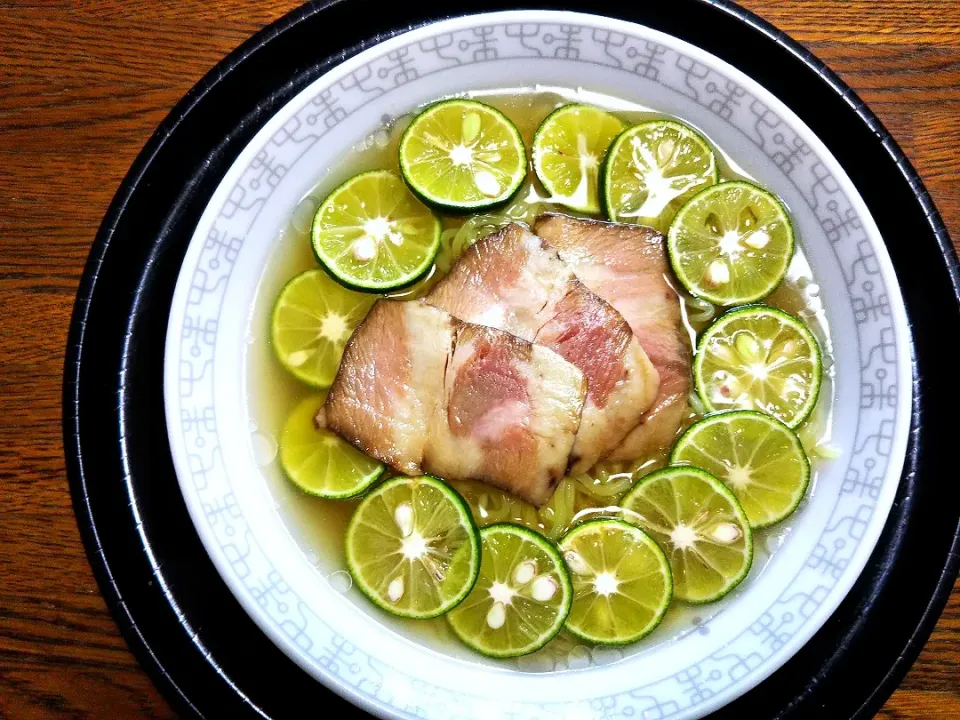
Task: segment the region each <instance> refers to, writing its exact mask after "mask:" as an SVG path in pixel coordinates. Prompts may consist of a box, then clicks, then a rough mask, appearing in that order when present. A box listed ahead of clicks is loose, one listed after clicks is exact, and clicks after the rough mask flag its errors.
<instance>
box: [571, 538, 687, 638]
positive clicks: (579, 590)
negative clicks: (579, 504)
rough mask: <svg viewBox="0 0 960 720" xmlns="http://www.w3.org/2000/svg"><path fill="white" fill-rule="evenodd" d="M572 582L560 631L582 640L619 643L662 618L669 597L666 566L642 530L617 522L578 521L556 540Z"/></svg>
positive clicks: (670, 588)
mask: <svg viewBox="0 0 960 720" xmlns="http://www.w3.org/2000/svg"><path fill="white" fill-rule="evenodd" d="M560 551H561V552H562V553H563V559H564V560H565V561H566V563H567V567H568V568H569V570H570V579H571V581H572V582H573V607H572V609H571V610H570V615H569V616H568V617H567V623H566V628H567V630H569V631H570V632H571V633H572V634H574V635H576V636H577V637H579V638H581V639H583V640H586V641H587V642H592V643H598V644H603V645H625V644H626V643H631V642H635V641H636V640H639V639H640V638H642V637H645V636H646V635H648V634H649V633H650V632H652V631H653V629H654V628H656V627H657V625H659V624H660V621H661V620H662V619H663V615H664V613H666V612H667V608H668V607H669V606H670V600H671V598H672V597H673V576H672V574H671V572H670V563H669V562H668V561H667V557H666V555H664V554H663V550H661V549H660V548H659V547H658V546H657V544H656V543H655V542H654V541H653V540H652V539H651V538H650V536H649V535H647V534H646V533H645V532H643V530H641V529H640V528H638V527H635V526H633V525H630V524H628V523H625V522H623V521H622V520H614V519H599V520H591V521H589V522H585V523H581V524H580V525H577V526H576V527H574V528H573V529H572V530H570V532H568V533H567V534H566V535H565V536H564V537H563V539H562V540H561V541H560Z"/></svg>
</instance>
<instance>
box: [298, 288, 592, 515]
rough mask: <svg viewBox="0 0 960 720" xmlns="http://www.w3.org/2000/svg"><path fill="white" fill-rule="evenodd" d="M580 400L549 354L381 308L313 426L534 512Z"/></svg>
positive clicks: (398, 464)
mask: <svg viewBox="0 0 960 720" xmlns="http://www.w3.org/2000/svg"><path fill="white" fill-rule="evenodd" d="M585 398H586V380H585V379H584V377H583V374H582V373H581V372H580V371H579V370H577V368H576V367H575V366H573V365H571V364H570V363H568V362H567V361H565V360H564V359H563V358H561V357H560V356H559V355H557V354H556V353H554V352H553V351H551V350H549V349H547V348H543V347H540V346H537V345H533V344H531V343H529V342H527V341H525V340H522V339H521V338H518V337H515V336H513V335H511V334H509V333H507V332H503V331H501V330H496V329H494V328H489V327H483V326H478V325H473V324H470V323H465V322H462V321H460V320H458V319H457V318H454V317H453V316H451V315H450V314H449V313H447V312H444V311H443V310H441V309H439V308H435V307H432V306H430V305H428V304H426V303H423V302H418V301H411V302H401V301H394V300H380V301H378V302H377V303H376V304H375V305H374V306H373V308H372V309H371V311H370V313H369V314H368V315H367V318H366V319H365V320H364V322H363V323H362V324H361V325H360V326H359V327H358V328H357V329H356V330H355V331H354V333H353V336H352V337H351V338H350V341H349V342H348V343H347V347H346V349H345V350H344V354H343V359H342V361H341V363H340V370H339V372H338V373H337V377H336V379H335V380H334V382H333V385H332V387H331V388H330V393H329V395H328V396H327V401H326V403H325V404H324V406H323V408H322V409H321V410H320V413H319V414H318V415H317V424H318V425H319V426H322V427H327V428H329V429H331V430H333V431H334V432H336V433H337V434H338V435H340V436H341V437H343V438H344V439H345V440H347V441H348V442H350V443H351V444H353V445H354V446H356V447H357V448H359V449H360V450H363V451H364V452H365V453H367V454H368V455H371V456H373V457H375V458H377V459H379V460H381V461H383V462H384V463H386V464H388V465H390V466H391V467H393V468H394V469H395V470H398V471H400V472H403V473H406V474H408V475H417V474H420V473H424V472H428V473H433V474H436V475H439V476H441V477H444V478H448V479H451V480H453V479H470V480H480V481H483V482H487V483H490V484H492V485H495V486H497V487H499V488H501V489H503V490H506V491H507V492H511V493H514V494H515V495H517V496H519V497H521V498H523V499H524V500H528V501H529V502H531V503H533V504H534V505H538V506H539V505H542V504H543V503H545V502H546V501H547V500H548V499H549V498H550V496H551V495H552V494H553V491H554V489H555V488H556V486H557V483H558V482H559V481H560V478H562V477H563V475H564V472H565V471H566V468H567V463H568V459H569V456H570V452H571V450H572V449H573V443H574V438H575V436H576V432H577V428H578V427H579V425H580V416H581V413H582V411H583V405H584V400H585Z"/></svg>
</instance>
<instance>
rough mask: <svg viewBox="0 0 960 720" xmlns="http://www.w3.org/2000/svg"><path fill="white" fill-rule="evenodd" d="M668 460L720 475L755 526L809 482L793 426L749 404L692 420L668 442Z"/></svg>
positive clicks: (792, 505) (776, 518)
mask: <svg viewBox="0 0 960 720" xmlns="http://www.w3.org/2000/svg"><path fill="white" fill-rule="evenodd" d="M670 462H671V464H673V465H692V466H694V467H698V468H701V469H703V470H706V471H707V472H709V473H710V474H711V475H714V476H715V477H717V478H719V479H720V480H721V481H723V483H724V484H725V485H726V486H727V487H728V488H730V489H731V490H732V491H733V494H734V495H736V496H737V500H739V501H740V505H741V506H742V507H743V511H744V512H745V513H746V514H747V519H748V520H749V521H750V526H751V527H752V528H754V529H756V528H761V527H767V526H768V525H773V524H774V523H777V522H780V521H781V520H783V519H784V518H786V517H787V516H788V515H790V514H791V513H792V512H793V511H794V510H796V509H797V505H799V504H800V501H801V500H802V499H803V495H804V493H805V492H806V491H807V484H808V483H809V482H810V462H809V461H808V460H807V455H806V453H805V452H804V451H803V445H801V444H800V439H799V438H798V437H797V436H796V434H795V433H794V432H793V430H791V429H790V428H788V427H787V426H786V425H784V424H783V423H782V422H780V421H779V420H777V419H776V418H773V417H771V416H770V415H766V414H764V413H758V412H753V411H751V410H733V411H731V412H723V413H717V414H716V415H708V416H707V417H705V418H703V419H702V420H700V421H699V422H697V423H695V424H693V425H692V426H690V428H689V429H688V430H687V431H686V432H685V433H684V434H683V435H682V436H681V437H680V439H679V440H677V444H676V445H674V446H673V452H672V453H671V454H670Z"/></svg>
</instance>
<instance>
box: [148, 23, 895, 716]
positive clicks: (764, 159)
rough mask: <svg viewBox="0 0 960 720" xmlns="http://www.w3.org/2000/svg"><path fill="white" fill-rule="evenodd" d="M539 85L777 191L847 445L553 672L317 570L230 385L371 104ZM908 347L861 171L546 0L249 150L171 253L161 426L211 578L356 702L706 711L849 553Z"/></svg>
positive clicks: (719, 89) (633, 36) (759, 109)
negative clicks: (725, 565) (698, 584)
mask: <svg viewBox="0 0 960 720" xmlns="http://www.w3.org/2000/svg"><path fill="white" fill-rule="evenodd" d="M536 84H543V85H555V86H564V87H578V86H579V87H583V88H586V89H589V90H593V91H598V92H604V93H609V94H610V95H614V96H618V97H622V98H626V99H629V100H633V101H637V102H640V103H642V104H644V105H646V106H649V107H652V108H655V109H657V110H660V111H663V112H666V113H669V114H671V115H676V116H679V117H681V118H684V119H686V120H688V121H690V122H692V123H694V124H696V125H698V126H699V127H700V128H702V129H703V130H704V131H705V132H706V133H707V134H708V135H709V136H710V137H712V138H714V139H715V140H716V141H717V142H718V144H719V145H720V146H721V147H723V148H724V149H726V150H727V151H728V152H729V153H730V154H731V155H732V156H733V157H734V158H736V159H737V161H738V162H739V163H740V164H741V165H742V166H743V167H744V169H745V170H746V171H747V172H748V173H749V174H751V175H753V176H754V177H756V178H757V179H758V180H759V181H760V182H762V183H763V184H765V185H767V186H769V187H772V188H774V189H775V190H776V192H777V193H779V194H780V195H781V196H782V197H783V198H784V199H785V201H786V202H787V204H788V205H789V207H790V208H791V210H792V213H793V217H794V220H795V222H796V224H797V227H798V229H799V235H800V237H801V238H802V244H803V248H804V250H805V252H806V254H807V256H808V257H809V258H810V261H811V264H812V266H813V268H814V272H815V275H816V278H817V281H818V283H819V285H820V288H821V292H820V296H821V299H822V301H823V304H824V307H825V309H826V313H827V316H828V318H829V323H830V326H831V328H832V332H833V337H834V339H835V346H834V360H835V364H834V371H835V374H836V375H835V377H836V385H835V387H836V390H835V396H834V403H833V408H832V410H833V413H834V424H833V443H834V444H835V445H836V446H838V447H839V448H840V450H841V451H842V455H841V457H840V459H838V460H835V461H833V462H831V463H828V464H826V465H825V466H823V467H822V468H821V470H820V473H819V477H818V480H817V484H816V488H815V491H814V492H813V493H812V495H811V497H810V498H809V499H808V500H807V501H806V502H805V505H804V507H803V509H802V510H801V511H800V512H799V513H798V514H797V515H796V516H794V518H793V519H792V520H791V522H790V530H789V531H788V532H786V533H784V534H782V536H781V537H782V540H783V542H782V544H781V547H780V548H779V549H778V550H777V551H776V553H774V554H773V555H772V557H771V558H770V559H769V561H768V562H766V564H765V565H764V564H763V563H762V562H761V563H758V568H755V570H754V571H753V572H752V573H751V577H750V578H749V579H748V580H747V582H746V583H744V585H743V586H742V589H740V590H739V591H738V592H736V593H734V594H733V595H731V596H730V597H729V598H727V599H725V600H724V601H723V602H721V603H719V604H718V605H716V606H711V607H709V608H704V609H703V610H702V612H700V614H699V616H698V617H696V618H693V622H692V623H691V624H690V626H689V627H675V628H674V629H673V630H672V631H664V632H660V631H658V633H655V634H654V635H653V636H651V638H648V639H647V640H646V641H644V643H642V644H641V646H640V647H639V648H637V649H636V650H635V651H634V652H633V653H632V654H630V655H629V656H627V657H624V658H623V659H620V660H619V661H617V662H612V663H605V664H600V663H599V662H598V663H593V662H588V660H589V659H590V658H589V656H584V657H579V658H578V659H571V660H570V662H568V663H561V664H560V665H559V666H558V668H562V669H556V670H555V671H553V672H546V673H533V672H526V671H523V670H521V669H518V668H517V667H516V666H515V665H512V664H509V665H508V664H500V665H497V664H493V663H488V662H482V661H480V660H479V659H476V658H473V657H472V656H470V655H469V654H465V653H460V654H457V653H454V657H451V656H450V655H448V654H445V653H443V652H439V651H437V650H436V649H434V648H430V647H427V646H425V645H423V644H421V643H417V642H415V641H412V640H410V639H409V638H408V637H407V636H406V635H405V634H403V632H401V631H400V630H398V627H397V625H396V624H395V623H391V622H389V621H388V620H386V619H385V618H384V616H383V614H382V613H379V612H378V611H376V610H374V609H373V608H372V607H371V606H370V605H369V604H368V603H366V602H364V601H363V600H362V598H359V597H358V595H357V593H356V591H355V590H352V591H350V592H347V593H344V592H342V586H340V585H339V583H338V580H340V579H342V576H337V575H334V576H333V577H331V576H330V574H329V572H324V571H323V569H318V567H317V566H316V558H313V557H310V556H309V554H308V553H306V552H304V551H303V550H302V549H301V548H300V546H298V544H297V542H296V541H295V539H294V537H293V535H292V534H291V533H290V532H289V531H288V528H287V526H286V525H285V524H284V521H283V518H282V517H281V514H280V512H279V510H278V507H277V504H276V502H275V501H274V498H273V496H272V495H271V493H270V490H269V488H268V477H267V476H268V475H269V473H270V472H275V469H274V470H270V468H269V467H263V466H262V465H261V464H259V463H258V462H257V459H258V457H259V456H262V454H263V449H264V448H263V447H259V446H258V443H259V444H260V445H262V444H263V442H264V441H263V438H262V437H260V436H258V435H257V434H256V433H254V432H252V430H255V427H253V426H252V425H251V409H250V405H249V400H248V394H247V391H246V388H247V382H248V377H247V373H248V367H247V360H246V358H247V355H248V352H249V349H250V347H251V346H250V344H249V343H250V342H251V340H252V339H255V338H256V337H257V335H258V334H261V333H263V332H264V331H265V328H264V327H262V323H260V322H258V321H255V318H256V317H257V316H256V314H255V313H254V312H253V308H254V300H255V298H256V295H257V291H258V282H259V281H260V276H261V273H262V270H263V267H264V263H265V262H266V260H267V258H268V256H269V254H270V252H271V249H272V243H273V241H274V240H275V238H276V237H277V236H278V234H279V233H280V232H281V230H282V229H283V228H284V227H285V226H286V225H287V223H288V222H289V221H290V218H291V215H292V213H293V211H294V209H295V208H296V207H297V205H298V202H299V201H300V199H301V198H302V197H304V195H305V194H306V193H307V192H308V191H309V190H310V189H311V188H313V187H314V186H315V185H316V183H317V181H318V180H319V179H320V178H321V177H322V175H323V171H324V170H325V169H326V168H329V167H330V166H331V165H333V164H335V161H336V159H337V158H338V157H339V156H340V155H342V153H343V151H344V149H345V148H349V147H351V146H353V145H354V144H355V143H357V142H358V141H359V140H361V139H362V138H364V137H365V136H368V135H369V134H370V133H371V132H372V131H374V130H375V129H376V128H377V127H378V126H380V124H381V122H382V118H383V117H384V116H388V117H396V116H398V115H401V114H403V113H406V112H408V111H410V110H411V109H412V108H414V107H416V106H417V105H419V104H421V103H423V102H426V101H430V100H433V99H435V98H437V97H440V96H443V95H449V94H454V93H457V92H462V91H463V90H465V89H467V90H474V89H475V90H480V89H484V88H495V87H510V86H524V85H536ZM266 302H268V303H269V302H270V300H269V299H268V300H267V301H266ZM907 343H908V339H907V329H906V319H905V314H904V308H903V302H902V299H901V296H900V290H899V287H898V284H897V280H896V277H895V275H894V272H893V269H892V267H891V264H890V259H889V257H888V255H887V252H886V249H885V248H884V245H883V242H882V240H881V238H880V236H879V233H878V230H877V228H876V225H875V223H874V221H873V219H872V218H871V217H870V214H869V212H868V211H867V208H866V206H865V205H864V203H863V201H862V200H861V198H860V196H859V195H858V193H857V190H856V188H855V187H853V185H852V184H851V182H850V179H849V178H848V177H847V175H846V173H845V172H844V171H843V169H842V168H841V167H840V166H839V165H838V164H837V162H836V160H835V159H834V158H833V156H832V155H831V154H830V153H829V152H828V151H827V149H826V147H824V146H823V144H822V143H821V142H820V141H819V140H818V139H817V138H816V137H815V136H814V135H813V133H812V132H811V131H810V129H809V128H807V127H806V126H805V125H804V124H803V123H802V122H801V121H800V119H799V118H797V117H796V116H795V115H794V114H793V113H792V112H791V111H790V110H789V109H787V107H786V106H785V105H783V104H782V103H781V102H779V101H778V100H777V99H776V98H775V97H773V96H772V95H771V94H770V93H769V92H767V91H766V90H765V89H764V88H762V87H761V86H760V85H758V84H757V83H756V82H754V81H753V80H751V79H750V78H749V77H746V76H745V75H744V74H742V73H741V72H739V71H737V70H736V69H734V68H733V67H731V66H730V65H727V64H726V63H724V62H722V61H721V60H719V59H718V58H716V57H714V56H712V55H709V54H708V53H705V52H703V51H701V50H699V49H697V48H696V47H693V46H691V45H689V44H687V43H684V42H681V41H679V40H677V39H675V38H673V37H670V36H668V35H665V34H662V33H660V32H656V31H653V30H650V29H648V28H645V27H641V26H638V25H634V24H630V23H625V22H620V21H616V20H611V19H607V18H601V17H595V16H590V15H581V14H572V13H561V12H549V11H517V12H507V13H497V14H487V15H475V16H469V17H463V18H458V19H453V20H448V21H444V22H440V23H436V24H433V25H430V26H427V27H423V28H419V29H417V30H413V31H411V32H408V33H406V34H404V35H400V36H398V37H395V38H392V39H390V40H388V41H386V42H383V43H381V44H380V45H377V46H376V47H373V48H370V49H368V50H366V51H364V52H362V53H360V54H359V55H357V56H356V57H353V58H351V59H350V60H347V61H346V62H344V63H343V64H341V65H340V66H338V67H336V68H334V69H333V70H331V71H330V72H328V73H327V74H326V75H324V76H323V77H322V78H320V79H319V80H317V81H316V82H314V83H313V84H312V85H310V86H309V87H308V88H307V89H305V90H304V91H303V92H301V93H300V94H299V95H297V96H296V97H295V98H294V99H293V100H291V101H290V102H289V103H288V104H287V105H286V106H284V107H283V109H281V110H280V111H279V112H278V113H277V114H276V116H274V117H273V118H272V119H271V120H270V121H269V122H268V123H267V124H266V126H265V127H264V128H263V129H262V130H261V131H260V132H259V133H258V134H257V135H256V137H255V138H254V139H253V140H252V141H251V142H250V144H249V145H248V146H247V147H246V149H245V150H244V151H243V152H242V153H241V155H240V157H239V158H238V159H237V161H236V162H235V163H234V164H233V166H232V167H231V168H230V170H229V171H228V172H227V174H226V176H225V177H224V178H223V180H222V182H221V183H220V186H219V187H218V188H217V190H216V192H215V193H214V195H213V197H212V198H211V200H210V202H209V204H208V206H207V208H206V211H205V212H204V214H203V217H202V218H201V220H200V222H199V224H198V226H197V229H196V231H195V233H194V235H193V238H192V241H191V243H190V246H189V249H188V251H187V254H186V258H185V260H184V263H183V267H182V269H181V272H180V277H179V282H178V284H177V288H176V293H175V295H174V300H173V304H172V307H171V311H170V320H169V328H168V336H167V345H166V356H165V387H164V390H165V398H166V413H167V425H168V432H169V440H170V446H171V448H172V451H173V458H174V463H175V466H176V470H177V475H178V478H179V481H180V486H181V489H182V491H183V495H184V497H185V499H186V502H187V506H188V508H189V510H190V514H191V516H192V518H193V522H194V524H195V525H196V529H197V532H198V533H199V535H200V537H201V539H202V540H203V542H204V545H205V546H206V549H207V551H208V552H209V553H210V556H211V558H212V559H213V561H214V563H215V565H216V567H217V568H218V570H219V571H220V573H221V574H222V576H223V579H224V580H225V581H226V583H227V585H228V586H229V587H230V588H231V590H232V591H233V593H234V594H235V595H236V597H237V599H238V600H239V601H240V602H241V604H242V605H243V606H244V608H245V609H246V610H247V612H248V613H249V614H250V615H251V617H252V618H253V619H254V620H255V621H256V622H257V623H258V624H259V626H260V627H261V628H262V629H263V631H264V632H265V633H267V635H269V636H270V637H271V638H272V639H273V641H274V642H275V643H276V644H277V645H278V646H279V647H280V648H281V649H282V650H283V651H284V652H286V653H287V654H288V655H289V656H290V657H291V658H292V659H293V660H295V661H296V662H297V663H298V664H299V665H301V666H302V667H303V668H304V669H305V670H306V671H307V672H309V673H310V674H312V675H313V676H314V677H316V678H317V679H318V680H320V681H321V682H323V683H324V684H325V685H327V686H328V687H330V688H332V689H333V690H335V691H336V692H338V693H340V694H341V695H344V696H346V697H348V698H349V699H350V700H352V701H353V702H355V703H356V704H357V705H360V706H361V707H363V708H366V709H367V710H369V711H371V712H373V713H374V714H376V715H379V716H382V717H391V718H393V717H398V718H407V717H425V718H437V719H440V718H443V719H444V720H446V719H447V718H452V717H457V718H463V719H465V720H466V719H474V718H475V719H477V720H481V719H487V718H492V717H496V716H506V715H507V713H508V712H509V713H512V715H510V717H513V718H516V719H517V720H527V719H532V718H546V717H550V718H556V717H570V718H578V719H580V718H600V717H604V718H606V717H612V716H616V717H620V716H623V717H631V716H633V717H643V718H659V717H667V716H669V717H683V718H688V717H699V716H701V715H704V714H706V713H708V712H710V711H711V710H714V709H716V708H717V707H719V706H721V705H723V704H724V703H727V702H729V701H730V700H732V699H733V698H735V697H736V696H738V695H740V694H742V693H743V692H745V691H746V690H748V689H749V688H751V687H753V686H754V685H756V684H757V683H758V682H760V681H761V680H763V679H764V678H765V677H767V676H768V675H769V674H770V673H772V672H773V671H774V670H775V669H777V668H778V667H779V666H780V665H781V664H782V663H784V662H785V661H786V660H787V659H788V658H789V657H790V656H791V655H792V654H793V653H795V652H796V651H797V650H798V649H799V648H800V647H801V646H802V645H803V643H804V642H805V641H806V640H807V639H808V638H809V637H810V636H811V635H812V634H813V633H814V632H815V631H816V630H817V629H818V628H819V627H820V626H821V625H822V624H823V622H824V621H825V620H826V619H827V617H829V615H830V613H831V612H832V611H833V610H834V609H835V608H836V607H837V605H838V604H839V603H840V601H841V600H842V598H843V597H844V595H845V594H846V593H847V592H848V590H849V589H850V587H851V585H852V584H853V582H854V581H855V579H856V578H857V576H858V574H859V573H860V571H861V570H862V568H863V566H864V563H865V562H866V560H867V557H868V555H869V554H870V552H871V550H872V549H873V547H874V544H875V543H876V540H877V537H878V535H879V534H880V531H881V528H882V527H883V524H884V521H885V519H886V517H887V513H888V511H889V508H890V505H891V502H892V500H893V497H894V493H895V491H896V488H897V483H898V481H899V477H900V472H901V469H902V463H903V456H904V451H905V447H906V438H907V431H908V426H909V406H910V401H911V397H910V393H911V383H910V365H909V350H908V345H907ZM759 566H763V567H762V571H760V568H759ZM328 570H329V568H328ZM684 622H686V620H684ZM601 659H603V660H604V661H606V660H609V659H610V657H609V656H605V657H604V658H601V657H600V656H599V655H598V657H597V660H601ZM584 664H585V665H586V667H580V666H581V665H584ZM571 666H572V667H571Z"/></svg>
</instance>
